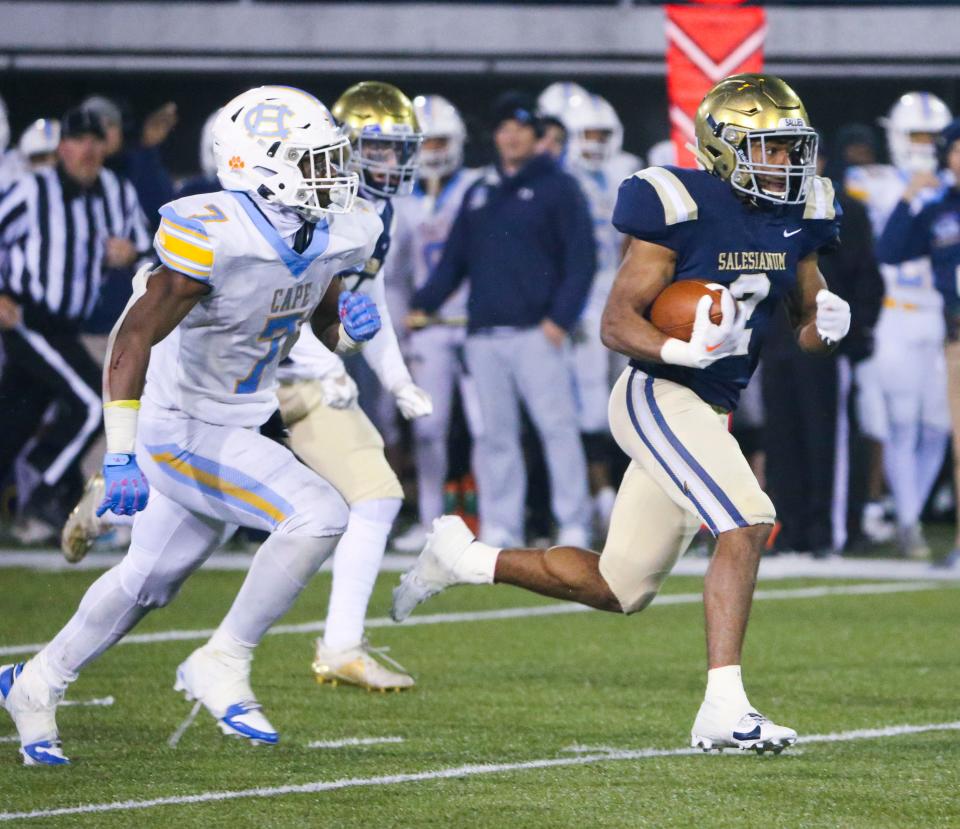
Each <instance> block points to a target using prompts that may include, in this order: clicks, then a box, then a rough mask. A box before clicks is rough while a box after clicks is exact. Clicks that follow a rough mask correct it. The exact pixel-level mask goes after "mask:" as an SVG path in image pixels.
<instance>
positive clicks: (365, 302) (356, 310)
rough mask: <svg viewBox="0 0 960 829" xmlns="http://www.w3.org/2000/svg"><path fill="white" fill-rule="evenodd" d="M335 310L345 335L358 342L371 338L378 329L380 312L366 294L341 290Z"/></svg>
mask: <svg viewBox="0 0 960 829" xmlns="http://www.w3.org/2000/svg"><path fill="white" fill-rule="evenodd" d="M337 310H338V311H339V313H340V322H341V323H343V330H344V331H346V332H347V336H348V337H350V338H351V339H352V340H355V341H356V342H358V343H362V342H366V341H367V340H372V339H373V337H374V335H375V334H376V333H377V332H378V331H379V330H380V312H379V311H378V310H377V305H376V303H375V302H374V301H373V300H372V299H370V297H369V296H367V295H366V294H358V293H354V292H353V291H341V293H340V299H339V300H338V304H337Z"/></svg>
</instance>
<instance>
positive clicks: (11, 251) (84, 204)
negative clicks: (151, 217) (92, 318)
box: [0, 169, 151, 322]
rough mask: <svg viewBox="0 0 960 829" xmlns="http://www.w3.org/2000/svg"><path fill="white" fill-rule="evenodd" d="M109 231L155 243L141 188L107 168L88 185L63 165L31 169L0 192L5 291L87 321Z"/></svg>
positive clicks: (142, 244) (140, 245) (142, 248)
mask: <svg viewBox="0 0 960 829" xmlns="http://www.w3.org/2000/svg"><path fill="white" fill-rule="evenodd" d="M109 237H120V238H125V239H129V240H130V241H131V242H133V244H134V246H135V247H136V249H137V251H138V252H144V253H147V252H149V250H150V247H151V238H150V234H149V232H148V231H147V224H146V219H145V218H144V215H143V211H142V210H141V209H140V203H139V201H138V200H137V194H136V191H135V190H134V188H133V185H132V184H131V183H130V182H129V181H127V180H126V179H123V178H120V177H119V176H117V175H116V173H113V172H112V171H110V170H106V169H105V170H102V171H101V172H100V177H99V179H98V181H97V182H96V183H95V184H94V185H93V186H92V187H90V188H88V189H85V190H84V189H81V188H79V187H78V186H77V185H76V184H75V183H73V182H72V181H71V180H70V179H68V178H67V177H66V176H65V174H63V173H61V172H60V171H59V169H46V170H40V171H38V172H35V173H32V174H29V175H25V176H23V177H21V178H19V179H18V180H17V181H16V183H15V184H14V185H13V186H12V187H11V188H10V189H9V190H8V191H7V192H6V193H4V194H3V196H2V198H0V293H6V294H10V295H11V296H13V297H14V298H15V299H16V300H18V301H19V302H21V303H23V304H24V305H25V306H27V307H30V306H32V307H34V308H38V309H42V312H44V315H45V316H47V315H49V316H50V317H52V318H55V319H59V320H72V321H78V322H79V321H82V320H84V319H86V318H87V317H88V316H89V315H90V313H91V312H92V311H93V308H94V306H95V305H96V302H97V298H98V296H99V294H100V285H101V281H102V278H103V268H104V262H103V258H104V254H105V247H106V241H107V239H108V238H109Z"/></svg>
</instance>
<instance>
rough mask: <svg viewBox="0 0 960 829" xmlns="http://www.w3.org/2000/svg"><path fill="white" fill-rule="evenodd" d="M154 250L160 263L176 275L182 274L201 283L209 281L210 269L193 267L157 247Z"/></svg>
mask: <svg viewBox="0 0 960 829" xmlns="http://www.w3.org/2000/svg"><path fill="white" fill-rule="evenodd" d="M155 249H156V251H157V255H158V256H159V257H160V261H161V262H163V264H164V265H166V266H167V267H168V268H170V270H173V271H177V272H178V273H182V274H183V275H184V276H189V277H191V278H192V279H199V280H201V281H203V282H207V281H208V280H209V279H210V276H211V269H210V268H198V267H196V266H194V265H191V264H190V263H189V262H185V261H184V260H183V259H181V258H180V257H179V256H174V255H173V254H171V253H168V252H167V251H165V250H163V249H162V248H161V247H159V246H156V247H155Z"/></svg>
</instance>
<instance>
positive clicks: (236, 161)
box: [229, 155, 243, 170]
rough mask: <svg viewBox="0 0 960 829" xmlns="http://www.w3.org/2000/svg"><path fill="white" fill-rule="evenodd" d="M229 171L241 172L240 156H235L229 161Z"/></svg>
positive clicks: (241, 160)
mask: <svg viewBox="0 0 960 829" xmlns="http://www.w3.org/2000/svg"><path fill="white" fill-rule="evenodd" d="M229 164H230V169H231V170H242V169H243V159H242V158H240V156H238V155H235V156H234V157H233V158H231V159H230V161H229Z"/></svg>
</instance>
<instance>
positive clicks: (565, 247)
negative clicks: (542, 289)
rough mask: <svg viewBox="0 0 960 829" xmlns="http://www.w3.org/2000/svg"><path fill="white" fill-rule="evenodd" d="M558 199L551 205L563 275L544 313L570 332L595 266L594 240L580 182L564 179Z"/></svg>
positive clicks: (581, 305) (579, 312)
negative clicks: (546, 312)
mask: <svg viewBox="0 0 960 829" xmlns="http://www.w3.org/2000/svg"><path fill="white" fill-rule="evenodd" d="M560 195H561V198H560V199H558V200H557V201H556V202H555V203H554V204H553V205H552V207H553V209H554V219H555V221H556V222H557V227H558V230H559V241H560V244H561V246H562V253H561V256H562V268H563V271H562V276H561V280H560V283H559V285H557V289H556V290H555V291H554V294H553V300H552V301H551V303H550V310H549V312H548V314H547V316H548V317H549V318H550V319H551V320H553V322H555V323H556V324H557V325H559V326H560V327H561V328H563V329H565V330H567V331H570V330H571V329H572V328H573V327H574V326H575V325H576V324H577V320H578V319H579V318H580V314H581V312H582V311H583V306H584V305H585V304H586V301H587V295H588V294H589V293H590V285H591V283H592V282H593V276H594V273H595V272H596V269H597V243H596V238H595V237H594V235H593V218H592V217H591V215H590V208H589V207H588V206H587V200H586V198H585V197H584V195H583V192H582V191H581V190H580V187H579V185H578V184H577V183H576V182H575V181H574V180H573V179H568V180H567V186H566V188H564V189H563V191H561V194H560Z"/></svg>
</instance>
